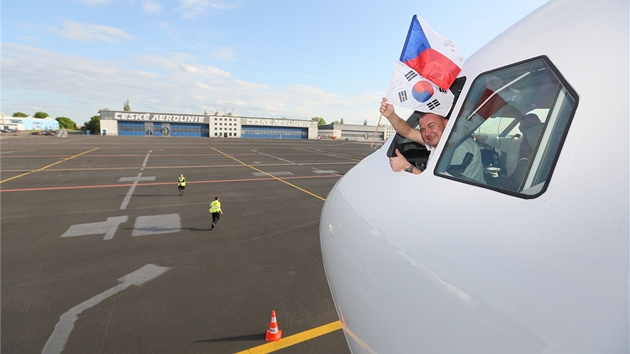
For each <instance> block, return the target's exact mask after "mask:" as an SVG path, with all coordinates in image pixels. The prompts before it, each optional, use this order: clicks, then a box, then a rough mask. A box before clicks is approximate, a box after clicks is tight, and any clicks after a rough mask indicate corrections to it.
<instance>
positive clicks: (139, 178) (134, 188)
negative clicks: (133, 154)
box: [120, 150, 155, 210]
mask: <svg viewBox="0 0 630 354" xmlns="http://www.w3.org/2000/svg"><path fill="white" fill-rule="evenodd" d="M151 151H153V150H149V152H148V153H147V156H146V157H145V158H144V162H143V163H142V167H141V168H140V170H144V168H145V167H146V165H147V161H148V160H149V155H151ZM141 177H142V172H140V173H138V176H137V177H136V178H135V179H134V180H133V183H132V184H131V187H129V191H128V192H127V195H125V199H123V202H122V204H121V205H120V210H125V209H127V205H129V201H130V200H131V196H132V195H133V191H135V190H136V185H138V182H140V181H141V180H142V178H141ZM123 178H133V177H123ZM145 178H150V177H145ZM153 178H154V179H155V177H153ZM121 179H122V178H121Z"/></svg>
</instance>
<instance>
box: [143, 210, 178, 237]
mask: <svg viewBox="0 0 630 354" xmlns="http://www.w3.org/2000/svg"><path fill="white" fill-rule="evenodd" d="M181 229H182V219H181V217H180V216H179V214H165V215H152V216H139V217H138V218H137V219H136V223H135V225H133V232H132V233H131V236H144V235H157V234H170V233H173V232H179V231H181Z"/></svg>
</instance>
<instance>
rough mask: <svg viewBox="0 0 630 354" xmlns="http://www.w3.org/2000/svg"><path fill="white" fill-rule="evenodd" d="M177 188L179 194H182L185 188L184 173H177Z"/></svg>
mask: <svg viewBox="0 0 630 354" xmlns="http://www.w3.org/2000/svg"><path fill="white" fill-rule="evenodd" d="M177 189H178V190H179V195H184V190H185V189H186V177H184V174H183V173H182V174H180V175H179V184H177Z"/></svg>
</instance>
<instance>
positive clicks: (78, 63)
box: [2, 43, 382, 124]
mask: <svg viewBox="0 0 630 354" xmlns="http://www.w3.org/2000/svg"><path fill="white" fill-rule="evenodd" d="M2 53H3V58H2V59H3V78H2V79H3V82H2V86H3V109H5V110H7V112H9V113H11V112H15V111H22V112H27V111H28V112H31V111H32V112H36V111H38V110H43V111H46V112H48V113H49V114H50V115H51V116H55V117H57V116H66V117H69V118H71V119H73V120H75V121H76V122H78V123H83V121H87V120H89V117H91V116H93V115H94V114H96V112H97V111H98V110H99V109H102V108H109V109H114V110H115V109H122V106H123V103H124V101H125V100H126V99H129V100H130V103H131V107H132V108H133V109H134V110H139V111H147V112H172V113H201V112H203V111H204V110H208V111H214V110H215V109H219V111H222V110H223V109H226V111H232V107H233V108H234V113H235V114H237V115H243V116H259V117H287V118H292V119H310V118H312V117H314V116H322V117H324V118H325V119H326V120H327V121H333V120H338V119H340V118H344V121H345V122H346V123H357V124H362V123H363V120H364V119H366V118H367V119H368V121H369V122H370V123H371V124H375V123H376V120H377V119H378V102H379V101H380V97H381V96H382V94H381V93H379V94H376V93H375V94H374V95H365V96H359V97H342V96H340V95H337V94H333V93H330V92H326V91H324V90H321V89H318V88H315V87H311V86H307V85H293V86H287V87H272V86H269V85H266V84H263V83H256V82H248V81H243V80H239V79H237V78H234V77H233V75H232V74H230V73H229V72H227V71H225V70H222V69H220V68H217V67H212V66H207V65H202V64H198V63H196V61H197V60H198V59H197V58H195V57H192V56H190V55H183V54H180V53H174V54H172V55H170V56H168V57H164V56H154V55H153V56H152V55H144V56H139V57H136V58H134V59H133V60H131V61H113V60H101V59H94V58H87V57H81V56H75V55H69V54H61V53H57V52H52V51H47V50H43V49H39V48H35V47H30V46H23V45H17V44H8V43H3V44H2Z"/></svg>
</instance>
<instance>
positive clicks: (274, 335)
mask: <svg viewBox="0 0 630 354" xmlns="http://www.w3.org/2000/svg"><path fill="white" fill-rule="evenodd" d="M280 339H282V330H279V329H278V322H276V311H275V310H272V311H271V323H270V324H269V330H267V335H266V336H265V340H266V341H267V342H272V341H273V342H276V341H279V340H280Z"/></svg>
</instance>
